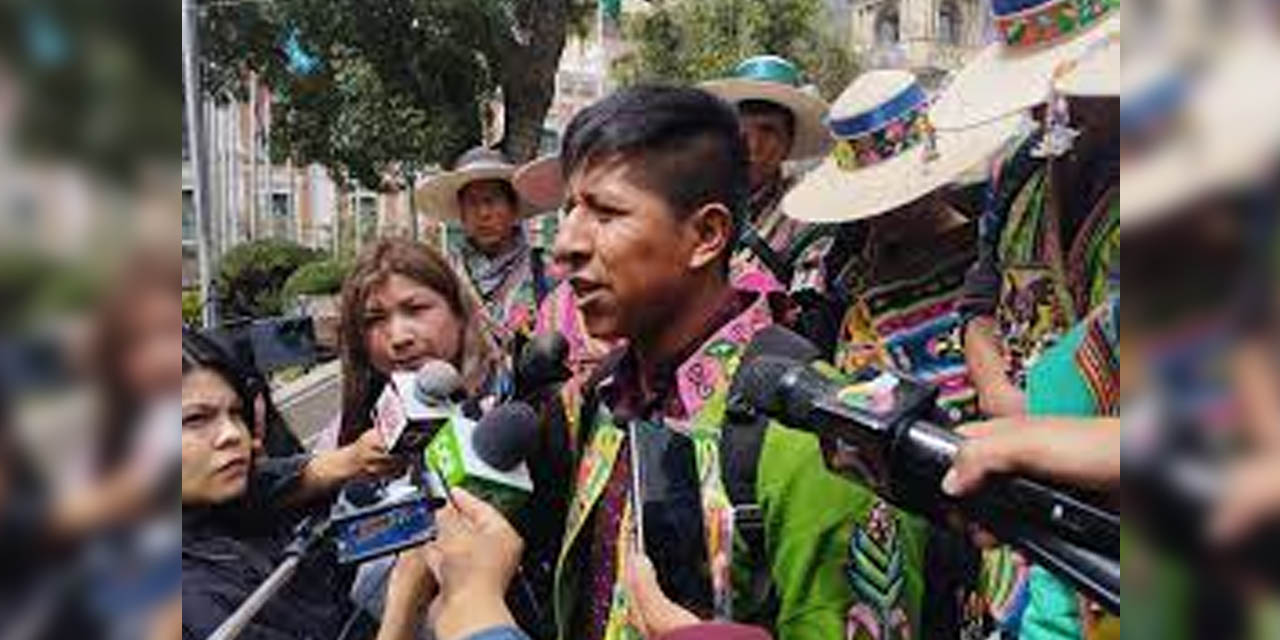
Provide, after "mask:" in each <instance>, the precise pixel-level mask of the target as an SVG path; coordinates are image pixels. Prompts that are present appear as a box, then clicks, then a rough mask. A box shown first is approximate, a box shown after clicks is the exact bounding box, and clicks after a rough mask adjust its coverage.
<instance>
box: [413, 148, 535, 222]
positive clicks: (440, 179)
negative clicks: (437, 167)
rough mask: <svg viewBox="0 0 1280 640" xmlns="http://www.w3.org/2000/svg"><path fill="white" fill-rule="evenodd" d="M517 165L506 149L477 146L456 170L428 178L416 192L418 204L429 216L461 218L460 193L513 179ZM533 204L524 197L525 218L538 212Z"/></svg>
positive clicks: (522, 203)
mask: <svg viewBox="0 0 1280 640" xmlns="http://www.w3.org/2000/svg"><path fill="white" fill-rule="evenodd" d="M515 171H516V166H515V165H513V164H511V163H510V162H508V161H507V158H506V156H504V155H502V152H500V151H497V150H495V149H488V148H485V147H475V148H473V149H471V150H470V151H467V152H466V153H464V154H462V155H461V156H460V157H459V158H458V162H457V163H456V164H455V166H454V169H453V171H449V172H447V173H442V174H440V175H437V176H432V177H431V178H428V179H426V180H424V181H423V182H422V183H421V184H420V185H419V186H418V190H417V192H416V193H415V194H414V195H415V201H416V205H417V207H418V208H419V210H420V211H422V212H423V213H425V214H426V215H428V216H431V217H433V218H437V219H441V220H457V219H459V218H460V217H461V211H460V210H459V207H458V192H459V191H461V190H462V188H463V187H465V186H467V185H468V184H471V183H472V182H477V181H480V180H501V181H503V182H511V176H512V175H513V174H514V173H515ZM538 211H539V210H538V209H537V208H536V207H534V206H533V205H532V204H531V203H529V202H527V201H525V200H524V199H523V198H521V199H520V203H519V214H520V217H522V218H525V217H528V216H531V215H534V214H536V213H538Z"/></svg>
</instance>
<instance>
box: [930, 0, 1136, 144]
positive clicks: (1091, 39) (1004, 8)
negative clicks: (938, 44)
mask: <svg viewBox="0 0 1280 640" xmlns="http://www.w3.org/2000/svg"><path fill="white" fill-rule="evenodd" d="M991 7H992V13H993V15H994V19H995V24H996V26H997V30H998V32H999V34H1000V35H999V38H1000V39H999V40H998V41H997V42H995V43H993V44H991V45H988V46H987V47H986V48H985V49H983V50H982V51H981V52H979V53H978V54H977V55H976V56H974V58H973V59H972V60H971V61H970V62H969V63H968V64H966V65H965V66H964V68H962V69H961V70H960V71H958V72H956V74H955V76H954V77H953V78H952V79H951V81H950V82H949V83H948V84H947V86H946V88H945V89H944V90H943V92H942V94H941V95H940V96H939V97H938V100H937V102H936V104H935V105H934V108H933V119H934V123H933V124H934V126H936V127H938V128H939V129H963V128H967V127H971V126H974V125H977V124H982V123H984V122H990V121H992V120H997V119H999V118H1002V117H1004V116H1007V115H1009V114H1011V113H1014V112H1017V111H1022V110H1025V109H1029V108H1031V107H1034V106H1036V105H1038V104H1041V103H1043V102H1044V101H1045V100H1046V99H1047V98H1048V97H1049V95H1050V93H1051V90H1052V89H1054V88H1055V87H1056V88H1057V89H1058V90H1059V91H1062V92H1064V93H1074V94H1075V95H1091V96H1097V95H1106V96H1115V95H1119V94H1118V80H1117V76H1118V75H1119V73H1120V65H1119V64H1118V61H1119V53H1118V50H1111V47H1113V46H1114V45H1115V44H1116V41H1117V40H1119V38H1120V11H1119V8H1120V0H993V1H992V3H991ZM1083 60H1094V62H1095V63H1096V64H1093V65H1091V67H1090V69H1089V72H1088V75H1087V76H1082V77H1080V78H1079V79H1077V80H1076V81H1075V83H1074V84H1073V85H1072V86H1070V87H1067V86H1063V85H1062V84H1061V83H1060V82H1059V80H1060V79H1061V76H1064V75H1067V74H1068V73H1070V72H1071V71H1072V69H1073V68H1074V66H1075V65H1078V64H1080V62H1081V61H1083ZM1112 62H1115V64H1112ZM1106 87H1111V90H1110V91H1108V92H1102V91H1103V90H1104V88H1106Z"/></svg>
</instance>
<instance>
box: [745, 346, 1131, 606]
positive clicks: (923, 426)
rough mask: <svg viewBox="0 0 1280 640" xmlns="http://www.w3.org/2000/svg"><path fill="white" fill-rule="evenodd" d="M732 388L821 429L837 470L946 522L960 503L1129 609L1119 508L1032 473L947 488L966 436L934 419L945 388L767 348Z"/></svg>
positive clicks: (787, 419) (1064, 573) (801, 425)
mask: <svg viewBox="0 0 1280 640" xmlns="http://www.w3.org/2000/svg"><path fill="white" fill-rule="evenodd" d="M802 355H806V356H807V355H809V354H808V353H804V354H802ZM730 394H731V396H736V398H735V399H733V400H731V405H732V406H734V407H735V408H736V409H737V410H741V409H742V408H743V407H750V408H752V409H754V410H755V411H758V412H760V413H763V414H766V415H768V416H770V417H772V418H775V419H777V420H779V421H780V422H782V423H783V424H785V425H788V426H791V427H794V428H798V429H804V430H806V431H811V432H814V433H816V434H817V435H818V436H819V439H820V440H821V442H822V448H823V453H824V457H825V458H826V464H827V466H828V468H829V469H831V470H832V471H833V472H835V473H837V474H840V475H842V476H844V477H846V478H849V479H851V480H852V481H854V482H858V483H860V484H863V485H865V486H868V487H869V488H871V489H872V490H873V491H875V492H876V493H877V494H879V495H881V496H884V497H885V498H886V499H888V500H889V501H890V502H893V503H894V504H896V505H898V506H900V507H902V508H904V509H907V510H909V511H912V512H915V513H919V514H922V515H925V516H926V517H929V518H931V519H933V520H934V521H936V522H939V523H945V522H946V514H947V512H948V511H950V510H953V509H959V511H961V512H962V513H964V514H965V515H966V516H968V517H970V518H971V519H973V520H976V521H978V522H980V523H982V524H984V525H985V526H987V527H988V528H990V529H991V530H992V531H993V532H995V533H996V534H997V536H999V537H1001V538H1002V539H1004V540H1006V541H1007V542H1009V543H1010V544H1012V545H1013V546H1015V547H1018V548H1020V549H1022V550H1023V551H1024V552H1026V553H1027V554H1028V555H1029V556H1031V557H1032V559H1033V560H1035V561H1036V562H1038V563H1039V564H1041V565H1042V566H1045V567H1046V568H1047V569H1050V570H1051V571H1054V572H1055V573H1056V574H1058V575H1059V576H1060V577H1063V578H1064V579H1066V580H1068V581H1070V582H1072V583H1073V584H1075V585H1076V586H1077V587H1079V588H1080V589H1082V590H1083V591H1085V592H1086V593H1088V594H1089V595H1090V596H1091V597H1093V598H1094V599H1095V600H1097V601H1098V602H1099V603H1100V604H1103V605H1104V606H1107V607H1108V608H1110V609H1112V610H1113V611H1117V612H1118V611H1119V607H1120V586H1119V575H1120V570H1119V561H1118V559H1119V557H1120V523H1119V517H1118V516H1116V515H1114V514H1112V513H1109V512H1107V511H1105V510H1103V509H1100V508H1098V507H1096V506H1093V505H1091V504H1088V503H1087V502H1084V501H1082V500H1080V499H1078V498H1076V497H1074V496H1072V495H1070V494H1068V493H1066V492H1064V491H1061V490H1058V489H1055V488H1051V487H1050V486H1047V485H1044V484H1041V483H1039V482H1035V481H1032V480H1029V479H1026V478H1016V477H1015V478H1006V479H1003V480H996V481H993V482H990V483H988V486H987V487H986V488H984V490H983V491H981V492H979V493H978V494H977V495H975V496H972V497H968V498H963V499H959V500H957V499H955V498H952V497H950V496H948V495H946V494H944V493H943V492H942V490H941V487H940V483H941V479H942V476H943V475H944V474H945V473H946V471H947V470H948V469H949V468H950V466H951V460H952V458H953V457H954V456H955V453H956V451H957V449H958V448H959V445H960V443H961V442H962V441H963V438H962V437H961V436H959V435H957V434H955V433H953V432H951V431H949V430H947V429H944V428H942V427H939V426H937V425H934V424H932V423H930V422H928V420H927V419H926V416H928V415H930V413H931V412H932V411H933V406H934V404H935V401H936V397H937V390H936V389H935V388H932V387H929V386H927V385H925V384H922V383H920V382H917V381H914V380H911V379H909V378H904V377H900V376H897V375H894V374H892V373H889V372H880V373H879V374H878V375H876V376H874V377H872V378H870V379H867V380H864V381H859V382H854V381H851V380H849V379H847V378H845V377H844V376H843V375H842V374H840V372H838V371H837V370H835V369H834V368H833V367H831V366H830V365H826V364H824V363H817V364H807V363H805V362H801V361H797V360H796V359H794V358H790V357H783V356H778V355H771V354H763V355H756V357H754V358H753V359H751V360H749V361H744V363H743V364H742V365H741V366H740V368H739V370H738V373H737V376H735V380H734V384H733V386H732V387H731V390H730Z"/></svg>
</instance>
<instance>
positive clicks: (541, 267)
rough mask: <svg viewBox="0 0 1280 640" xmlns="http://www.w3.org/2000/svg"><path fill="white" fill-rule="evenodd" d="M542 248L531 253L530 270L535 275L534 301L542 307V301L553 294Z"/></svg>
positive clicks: (532, 250)
mask: <svg viewBox="0 0 1280 640" xmlns="http://www.w3.org/2000/svg"><path fill="white" fill-rule="evenodd" d="M543 252H544V251H543V249H542V247H533V249H531V250H530V251H529V270H530V271H531V272H532V273H533V301H534V305H535V306H538V307H541V306H542V301H543V300H545V299H546V298H547V294H549V293H551V287H550V286H549V285H550V284H551V283H549V282H547V265H546V262H545V261H544V260H543V255H542V254H543Z"/></svg>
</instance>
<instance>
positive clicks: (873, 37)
mask: <svg viewBox="0 0 1280 640" xmlns="http://www.w3.org/2000/svg"><path fill="white" fill-rule="evenodd" d="M829 1H830V2H831V3H832V4H839V3H845V4H846V5H848V6H847V7H840V8H838V9H837V8H833V15H835V16H836V17H843V16H847V18H846V19H847V20H848V23H847V24H848V25H849V35H850V44H851V45H852V48H853V50H854V52H855V53H856V54H858V56H859V59H860V62H861V64H862V67H863V68H864V69H907V70H910V71H913V72H915V73H916V75H917V76H919V78H920V80H921V83H922V84H923V85H924V86H926V87H928V88H937V87H938V86H940V85H941V83H942V82H943V81H944V80H945V78H946V77H947V74H948V73H950V72H953V71H955V70H957V69H959V68H960V67H962V66H964V64H965V63H966V62H968V60H969V58H970V57H972V56H973V54H974V53H976V52H977V51H978V50H979V49H981V48H982V47H983V46H984V45H985V44H986V43H987V42H990V41H991V34H992V33H993V32H992V26H991V18H990V16H991V13H990V0H829Z"/></svg>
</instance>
